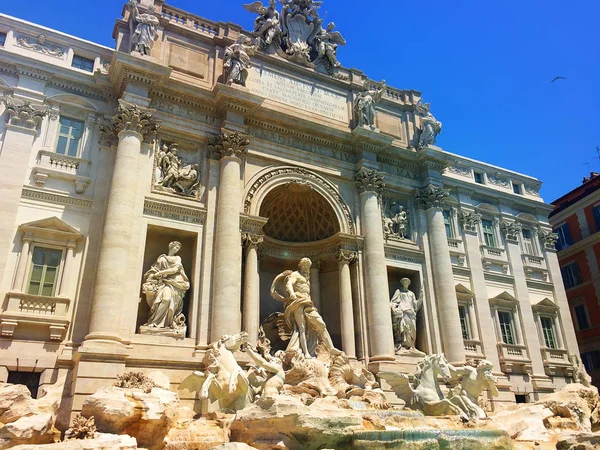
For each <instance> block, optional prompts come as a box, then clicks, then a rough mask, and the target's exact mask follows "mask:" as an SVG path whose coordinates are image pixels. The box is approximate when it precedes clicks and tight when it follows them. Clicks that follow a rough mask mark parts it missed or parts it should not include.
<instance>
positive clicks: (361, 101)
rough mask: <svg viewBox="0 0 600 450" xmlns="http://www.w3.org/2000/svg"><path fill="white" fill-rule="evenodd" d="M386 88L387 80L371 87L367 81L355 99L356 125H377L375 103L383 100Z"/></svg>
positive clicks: (372, 126) (370, 126) (371, 126)
mask: <svg viewBox="0 0 600 450" xmlns="http://www.w3.org/2000/svg"><path fill="white" fill-rule="evenodd" d="M385 89H386V84H385V80H383V81H382V82H381V85H380V86H379V87H369V85H368V82H365V85H364V89H363V91H362V92H359V93H358V94H357V95H356V99H355V100H354V112H355V114H356V126H358V127H362V126H366V127H369V128H374V127H375V104H376V103H377V102H379V100H381V97H383V93H384V92H385Z"/></svg>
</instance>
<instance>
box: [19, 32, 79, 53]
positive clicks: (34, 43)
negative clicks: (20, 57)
mask: <svg viewBox="0 0 600 450" xmlns="http://www.w3.org/2000/svg"><path fill="white" fill-rule="evenodd" d="M17 45H18V46H19V47H23V48H26V49H29V50H33V51H34V52H39V53H44V54H46V55H50V56H55V57H57V58H62V57H63V56H64V55H65V54H66V52H67V50H66V48H64V47H61V46H60V45H56V44H52V43H50V42H48V39H47V38H46V36H45V35H43V34H39V35H38V36H36V37H33V36H26V35H22V34H21V35H17Z"/></svg>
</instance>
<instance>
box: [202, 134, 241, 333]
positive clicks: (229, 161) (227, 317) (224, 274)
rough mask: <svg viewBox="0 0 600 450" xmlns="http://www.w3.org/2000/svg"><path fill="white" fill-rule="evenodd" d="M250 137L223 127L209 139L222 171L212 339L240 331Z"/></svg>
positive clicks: (218, 209) (216, 228)
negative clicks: (244, 179)
mask: <svg viewBox="0 0 600 450" xmlns="http://www.w3.org/2000/svg"><path fill="white" fill-rule="evenodd" d="M249 144H250V139H249V138H248V136H247V135H245V134H242V133H238V132H232V131H229V130H226V129H224V128H223V129H221V134H220V135H218V136H215V137H213V138H211V139H210V140H209V143H208V145H209V147H210V148H211V149H212V150H213V152H214V154H215V156H216V157H217V158H219V160H220V164H221V172H220V177H219V187H218V193H217V218H216V221H217V223H216V227H215V251H214V255H215V257H214V272H213V273H214V275H213V292H212V300H213V304H212V317H211V326H210V328H211V332H210V337H211V341H216V340H218V339H219V338H220V337H221V336H222V335H224V334H235V333H239V332H240V327H241V317H240V301H241V295H240V294H241V292H240V290H241V289H240V279H241V276H240V270H241V262H242V247H241V245H240V205H241V199H240V197H241V192H240V188H241V183H240V166H241V163H242V159H243V158H245V156H246V153H247V147H248V145H249Z"/></svg>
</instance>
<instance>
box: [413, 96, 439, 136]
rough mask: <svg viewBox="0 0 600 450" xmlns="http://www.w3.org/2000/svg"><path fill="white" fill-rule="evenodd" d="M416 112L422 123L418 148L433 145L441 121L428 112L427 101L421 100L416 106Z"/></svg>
mask: <svg viewBox="0 0 600 450" xmlns="http://www.w3.org/2000/svg"><path fill="white" fill-rule="evenodd" d="M416 110H417V113H418V114H419V115H420V116H421V123H422V125H423V127H422V129H421V134H420V135H419V144H418V147H419V148H423V147H426V146H428V145H435V140H436V138H437V135H438V134H440V133H441V132H442V122H439V121H437V120H436V119H435V117H433V114H431V112H430V106H429V103H425V104H423V103H422V102H421V100H419V103H417V106H416Z"/></svg>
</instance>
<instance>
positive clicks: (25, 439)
mask: <svg viewBox="0 0 600 450" xmlns="http://www.w3.org/2000/svg"><path fill="white" fill-rule="evenodd" d="M64 382H65V379H64V378H61V379H59V380H58V381H57V382H56V383H55V384H54V385H51V386H48V387H46V388H45V389H44V391H45V392H42V393H41V394H42V397H41V398H39V399H33V398H31V394H30V392H29V390H28V389H27V387H26V386H24V385H22V384H8V383H0V449H4V448H11V447H13V446H15V445H19V444H46V443H50V442H53V441H54V439H55V438H56V436H57V435H58V434H59V433H58V431H57V430H56V429H55V428H54V423H55V421H56V413H57V411H58V407H59V405H60V401H61V398H62V391H63V388H64Z"/></svg>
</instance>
